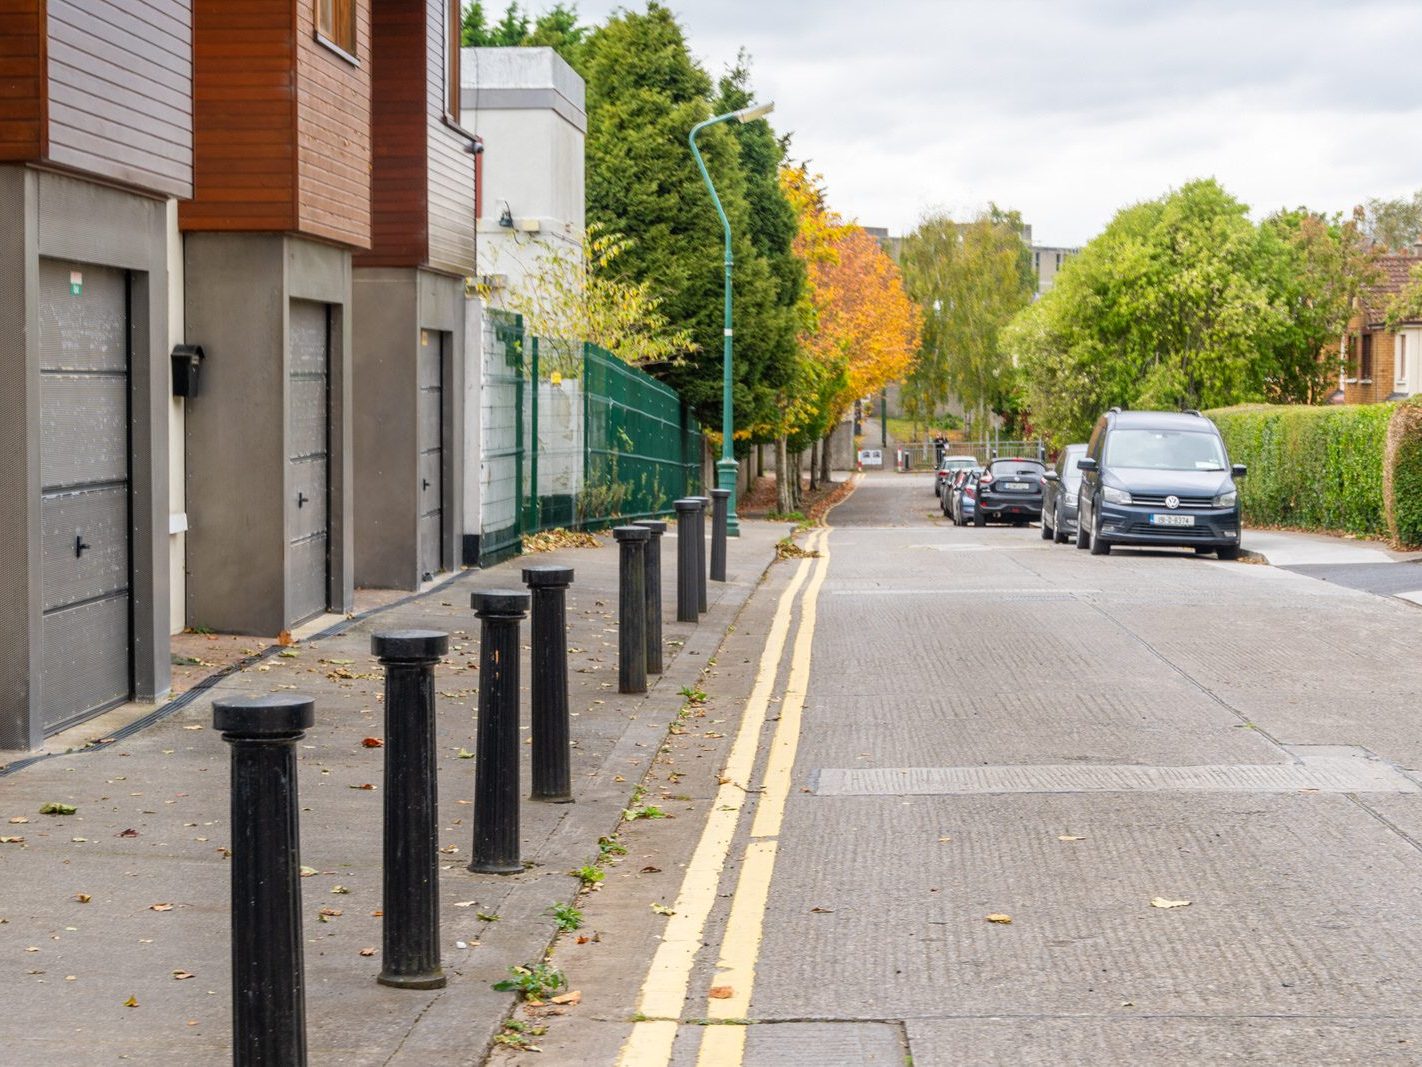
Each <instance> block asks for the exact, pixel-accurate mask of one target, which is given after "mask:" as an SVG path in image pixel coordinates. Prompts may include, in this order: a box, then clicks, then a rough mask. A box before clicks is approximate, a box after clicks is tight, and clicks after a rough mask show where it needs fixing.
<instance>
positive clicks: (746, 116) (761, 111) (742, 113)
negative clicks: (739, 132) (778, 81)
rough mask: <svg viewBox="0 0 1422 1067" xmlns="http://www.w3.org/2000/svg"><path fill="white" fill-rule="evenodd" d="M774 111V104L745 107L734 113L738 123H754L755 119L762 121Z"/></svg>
mask: <svg viewBox="0 0 1422 1067" xmlns="http://www.w3.org/2000/svg"><path fill="white" fill-rule="evenodd" d="M774 110H775V102H774V101H771V102H770V103H768V104H757V105H756V106H755V107H745V108H741V110H739V111H737V112H735V116H736V120H737V121H738V122H754V121H755V120H756V119H763V118H765V116H766V115H769V114H770V113H771V112H772V111H774Z"/></svg>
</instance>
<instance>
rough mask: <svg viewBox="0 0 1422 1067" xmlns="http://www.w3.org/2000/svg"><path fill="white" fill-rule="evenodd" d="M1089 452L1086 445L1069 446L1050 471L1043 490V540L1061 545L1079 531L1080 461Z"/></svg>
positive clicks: (1063, 450)
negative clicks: (1078, 494)
mask: <svg viewBox="0 0 1422 1067" xmlns="http://www.w3.org/2000/svg"><path fill="white" fill-rule="evenodd" d="M1084 455H1086V445H1085V444H1080V445H1067V446H1066V447H1065V448H1064V449H1062V454H1061V455H1060V456H1058V457H1057V462H1056V466H1054V467H1053V468H1052V469H1051V470H1049V471H1048V472H1047V473H1046V476H1045V477H1046V479H1047V484H1046V485H1045V486H1044V487H1043V489H1042V540H1043V541H1055V542H1056V543H1057V544H1059V545H1064V544H1066V543H1067V539H1068V538H1070V537H1071V536H1073V535H1074V534H1075V533H1076V494H1077V490H1079V489H1080V488H1081V471H1080V470H1078V469H1077V466H1076V461H1077V460H1079V459H1080V458H1081V457H1082V456H1084Z"/></svg>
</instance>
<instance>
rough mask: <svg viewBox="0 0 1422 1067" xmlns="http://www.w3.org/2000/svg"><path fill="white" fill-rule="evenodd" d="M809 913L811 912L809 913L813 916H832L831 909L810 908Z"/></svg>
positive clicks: (832, 911) (832, 910)
mask: <svg viewBox="0 0 1422 1067" xmlns="http://www.w3.org/2000/svg"><path fill="white" fill-rule="evenodd" d="M810 911H811V913H813V914H815V915H833V914H834V909H833V908H811V909H810Z"/></svg>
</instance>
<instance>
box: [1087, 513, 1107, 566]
mask: <svg viewBox="0 0 1422 1067" xmlns="http://www.w3.org/2000/svg"><path fill="white" fill-rule="evenodd" d="M1091 554H1092V555H1093V556H1109V555H1110V554H1111V543H1110V542H1109V541H1107V540H1106V538H1104V537H1102V536H1101V513H1100V512H1099V511H1098V512H1097V513H1096V518H1095V519H1093V520H1092V523H1091Z"/></svg>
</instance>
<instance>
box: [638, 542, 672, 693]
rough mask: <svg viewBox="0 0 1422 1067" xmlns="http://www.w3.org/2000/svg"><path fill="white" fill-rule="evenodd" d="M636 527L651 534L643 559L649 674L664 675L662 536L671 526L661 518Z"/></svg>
mask: <svg viewBox="0 0 1422 1067" xmlns="http://www.w3.org/2000/svg"><path fill="white" fill-rule="evenodd" d="M632 525H634V526H644V527H646V529H647V532H648V533H649V534H650V535H651V536H650V537H649V538H648V540H647V547H646V549H645V551H644V558H643V561H642V562H643V564H644V567H643V579H642V584H643V585H644V586H645V589H644V592H645V593H646V605H647V608H646V612H647V620H646V628H647V673H648V674H661V673H662V535H663V534H664V533H666V532H667V524H666V523H664V522H662V521H661V520H660V519H642V520H641V521H639V522H635V523H633V524H632Z"/></svg>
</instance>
